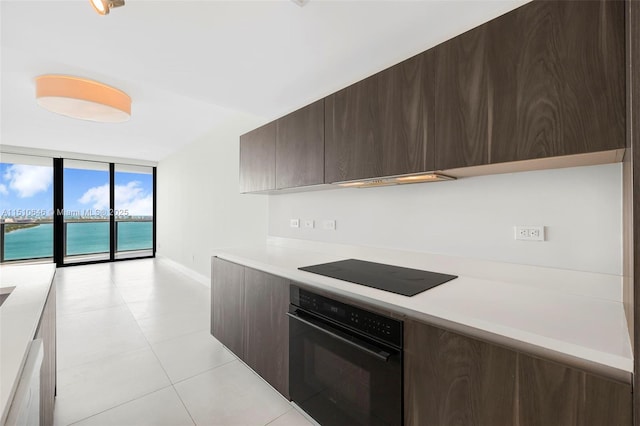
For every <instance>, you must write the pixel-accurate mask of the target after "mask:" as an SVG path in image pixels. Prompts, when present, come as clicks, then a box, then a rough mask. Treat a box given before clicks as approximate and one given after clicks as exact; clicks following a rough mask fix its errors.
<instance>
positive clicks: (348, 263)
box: [298, 259, 458, 296]
mask: <svg viewBox="0 0 640 426" xmlns="http://www.w3.org/2000/svg"><path fill="white" fill-rule="evenodd" d="M298 269H300V270H301V271H307V272H312V273H314V274H318V275H324V276H325V277H331V278H337V279H339V280H343V281H349V282H352V283H356V284H362V285H365V286H367V287H373V288H377V289H379V290H385V291H389V292H391V293H397V294H402V295H403V296H415V295H416V294H418V293H422V292H423V291H425V290H429V289H430V288H433V287H436V286H439V285H440V284H444V283H446V282H447V281H451V280H453V279H455V278H458V276H457V275H448V274H440V273H438V272H430V271H422V270H420V269H411V268H403V267H400V266H393V265H385V264H382V263H374V262H366V261H364V260H357V259H347V260H340V261H338V262H331V263H323V264H320V265H312V266H304V267H301V268H298Z"/></svg>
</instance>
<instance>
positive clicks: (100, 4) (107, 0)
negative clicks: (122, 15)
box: [89, 0, 124, 15]
mask: <svg viewBox="0 0 640 426" xmlns="http://www.w3.org/2000/svg"><path fill="white" fill-rule="evenodd" d="M89 1H90V2H91V6H93V8H94V9H95V10H96V12H98V13H99V14H100V15H108V14H109V11H110V10H111V9H113V8H114V7H120V6H124V0H89Z"/></svg>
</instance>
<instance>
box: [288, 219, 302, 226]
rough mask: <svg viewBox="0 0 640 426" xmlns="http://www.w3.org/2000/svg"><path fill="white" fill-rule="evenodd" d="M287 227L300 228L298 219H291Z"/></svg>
mask: <svg viewBox="0 0 640 426" xmlns="http://www.w3.org/2000/svg"><path fill="white" fill-rule="evenodd" d="M289 226H290V227H292V228H300V219H291V220H290V221H289Z"/></svg>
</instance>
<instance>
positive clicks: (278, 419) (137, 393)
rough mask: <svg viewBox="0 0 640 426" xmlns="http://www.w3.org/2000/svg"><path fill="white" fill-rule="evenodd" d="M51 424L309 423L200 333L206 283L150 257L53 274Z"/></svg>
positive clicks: (205, 331)
mask: <svg viewBox="0 0 640 426" xmlns="http://www.w3.org/2000/svg"><path fill="white" fill-rule="evenodd" d="M55 280H56V285H57V291H58V293H57V298H58V300H57V308H58V318H57V319H58V324H57V325H58V397H57V399H56V408H55V425H58V426H66V425H70V424H74V425H94V426H96V425H117V426H134V425H194V424H195V425H247V426H249V425H256V426H262V425H270V426H287V425H289V426H292V425H301V426H308V425H310V424H311V423H309V422H308V421H307V420H306V419H305V418H304V417H303V416H302V415H301V414H300V413H298V412H297V411H296V410H295V409H293V408H292V406H291V404H289V402H288V401H287V400H286V399H284V398H283V397H282V396H280V394H278V393H277V392H276V391H275V390H274V389H273V388H271V387H270V386H269V385H267V384H266V383H265V382H264V381H263V380H262V379H260V378H259V377H258V376H257V375H256V374H255V373H254V372H253V371H252V370H250V369H249V368H248V367H246V366H245V365H244V364H243V363H241V362H240V361H238V359H237V358H236V357H235V356H234V355H233V354H232V353H231V352H229V351H228V350H227V349H226V348H224V347H223V346H222V344H220V342H218V341H217V340H216V339H215V338H213V337H212V336H211V335H210V334H209V301H210V298H209V294H210V293H209V288H207V287H205V286H203V285H202V284H200V283H198V282H196V281H194V280H193V279H191V278H189V277H187V276H186V275H184V274H182V273H181V272H180V271H178V270H176V269H174V268H172V267H171V266H170V265H168V264H167V263H166V262H162V261H159V260H154V259H145V260H134V261H127V262H116V263H111V264H99V265H89V266H74V267H68V268H61V269H58V271H57V272H56V278H55Z"/></svg>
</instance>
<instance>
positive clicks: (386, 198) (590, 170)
mask: <svg viewBox="0 0 640 426" xmlns="http://www.w3.org/2000/svg"><path fill="white" fill-rule="evenodd" d="M291 218H299V219H300V220H301V225H302V220H303V219H314V220H315V221H316V228H314V229H311V230H309V229H304V228H302V227H301V228H299V229H294V228H290V227H289V219H291ZM324 219H335V220H336V221H337V229H336V230H335V231H326V230H324V229H322V226H321V221H322V220H324ZM514 225H544V226H546V227H547V228H546V230H547V241H545V242H526V241H515V240H514V231H513V226H514ZM269 235H272V236H278V237H287V238H300V239H308V240H317V241H327V242H335V243H345V244H358V245H368V246H375V247H388V248H401V249H408V250H415V251H423V252H432V253H441V254H449V255H459V256H465V257H471V258H477V259H490V260H498V261H505V262H512V263H521V264H529V265H539V266H549V267H557V268H564V269H572V270H580V271H589V272H601V273H609V274H621V273H622V165H621V164H609V165H601V166H590V167H576V168H570V169H557V170H545V171H535V172H522V173H514V174H505V175H493V176H483V177H475V178H467V179H460V180H458V181H452V182H438V183H425V184H413V185H405V186H394V187H382V188H366V189H355V188H349V189H335V190H329V191H317V192H307V193H296V194H282V195H275V196H270V197H269Z"/></svg>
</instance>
